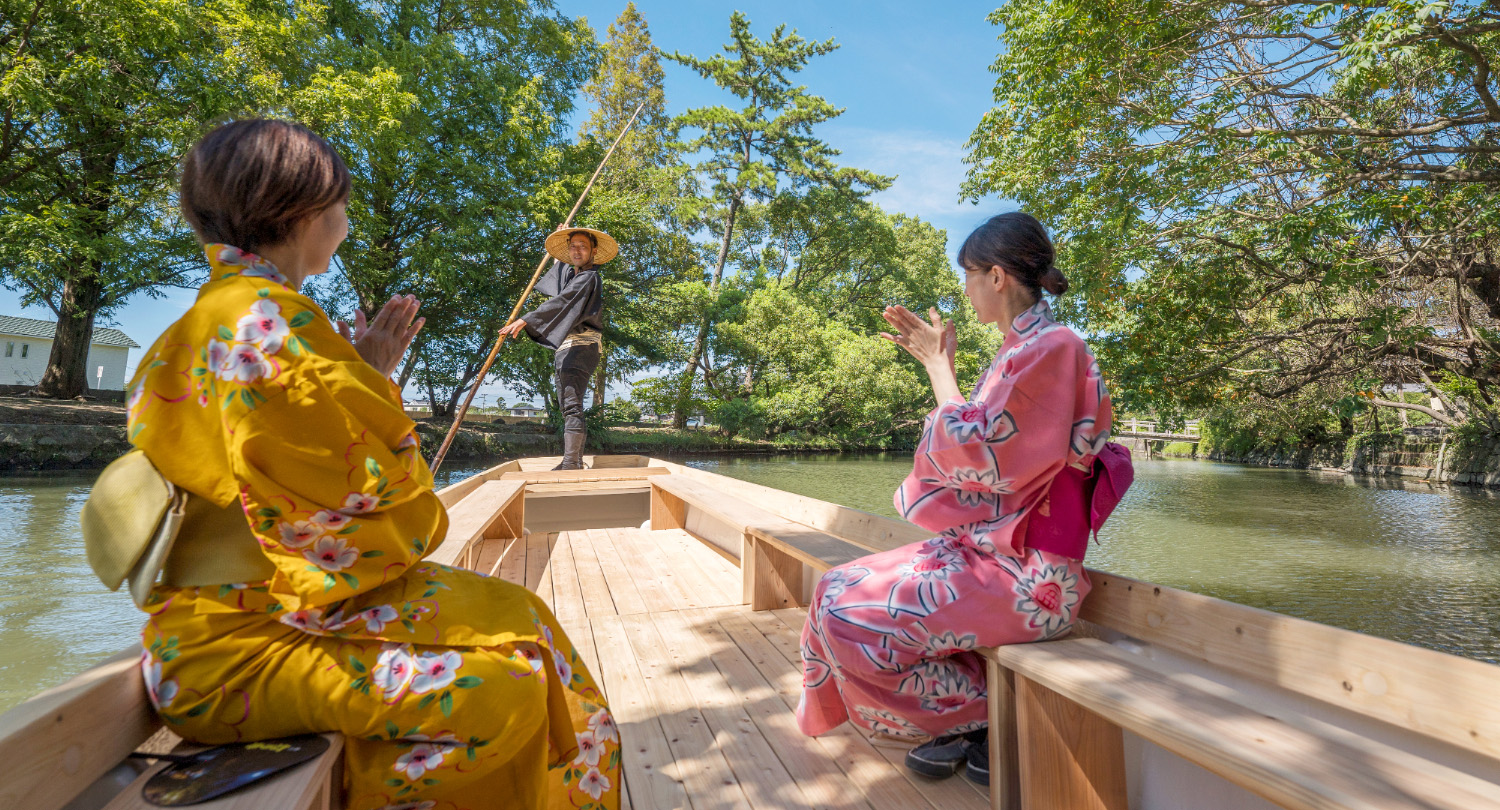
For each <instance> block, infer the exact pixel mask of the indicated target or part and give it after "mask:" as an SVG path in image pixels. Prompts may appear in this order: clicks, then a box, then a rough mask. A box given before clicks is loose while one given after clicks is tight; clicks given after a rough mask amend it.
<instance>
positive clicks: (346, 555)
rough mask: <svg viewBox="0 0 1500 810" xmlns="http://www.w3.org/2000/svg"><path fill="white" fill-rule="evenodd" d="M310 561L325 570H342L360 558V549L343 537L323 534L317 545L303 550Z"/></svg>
mask: <svg viewBox="0 0 1500 810" xmlns="http://www.w3.org/2000/svg"><path fill="white" fill-rule="evenodd" d="M302 556H303V557H304V558H306V559H307V561H308V562H310V563H312V564H313V565H316V566H317V567H319V568H321V569H323V570H324V571H342V570H344V569H345V568H348V567H349V566H351V565H353V564H354V563H355V562H356V561H357V560H359V549H357V548H355V547H353V546H351V545H349V541H347V540H345V539H344V538H342V537H333V536H331V535H326V534H325V535H323V536H322V537H319V538H318V543H317V545H315V546H313V547H312V548H310V549H308V550H306V551H304V552H302Z"/></svg>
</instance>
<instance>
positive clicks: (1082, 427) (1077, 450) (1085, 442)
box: [1071, 419, 1109, 458]
mask: <svg viewBox="0 0 1500 810" xmlns="http://www.w3.org/2000/svg"><path fill="white" fill-rule="evenodd" d="M1106 444H1109V430H1108V429H1105V430H1095V429H1094V420H1092V419H1081V420H1079V421H1078V422H1075V423H1074V424H1073V440H1072V445H1071V446H1072V450H1073V455H1075V456H1078V457H1081V458H1088V457H1090V456H1097V455H1099V454H1100V453H1101V452H1103V451H1104V445H1106Z"/></svg>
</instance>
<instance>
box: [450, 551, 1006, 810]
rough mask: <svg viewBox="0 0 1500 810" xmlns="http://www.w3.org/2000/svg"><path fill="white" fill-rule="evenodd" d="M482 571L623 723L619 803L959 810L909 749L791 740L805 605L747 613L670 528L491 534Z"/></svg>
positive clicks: (970, 793)
mask: <svg viewBox="0 0 1500 810" xmlns="http://www.w3.org/2000/svg"><path fill="white" fill-rule="evenodd" d="M484 542H485V545H484V546H483V547H482V548H480V549H479V553H478V554H477V555H476V557H475V558H474V559H476V564H475V566H474V568H475V569H476V570H478V571H479V572H481V573H485V574H490V575H493V576H499V577H502V578H504V579H506V580H509V581H511V582H514V583H517V584H520V585H525V586H526V587H527V588H529V589H531V590H532V591H535V592H536V593H537V594H539V595H540V596H541V597H542V599H543V600H545V601H546V602H547V604H548V605H550V606H551V607H552V611H553V613H554V614H556V616H557V619H558V621H559V623H561V624H562V626H563V628H564V629H565V630H567V632H568V634H569V636H570V637H571V639H572V641H573V643H574V645H575V646H576V647H577V648H578V651H579V655H581V656H582V657H583V658H584V660H585V661H586V662H587V664H588V667H589V670H590V672H592V673H593V674H594V676H595V679H596V680H597V681H598V682H600V683H601V685H602V687H603V689H604V691H605V694H606V696H607V697H608V699H609V702H610V706H611V708H612V709H613V711H614V712H615V716H616V720H617V722H618V723H619V724H620V727H621V731H622V739H624V740H625V741H626V749H625V750H624V752H623V753H624V776H625V785H626V790H627V794H628V795H627V796H626V804H625V806H627V807H633V808H636V810H647V808H651V809H653V810H654V808H698V809H702V808H803V807H809V808H810V807H817V808H849V809H851V810H854V809H856V808H857V809H858V810H866V808H870V809H872V810H913V809H914V808H920V809H921V810H925V809H926V808H932V809H933V810H960V809H961V808H973V810H981V809H982V808H987V807H989V799H988V793H987V792H986V791H985V789H984V788H980V787H977V786H975V785H973V784H971V783H969V782H968V780H966V779H964V778H962V776H960V777H957V778H952V779H947V780H943V781H929V780H927V779H924V778H922V777H919V776H916V775H914V774H911V773H909V772H907V770H906V768H905V766H904V764H903V762H904V760H905V757H906V752H907V750H909V749H910V747H911V744H910V743H906V742H902V741H899V740H894V739H888V738H884V737H881V736H869V735H865V734H862V733H860V732H859V731H858V730H856V729H854V728H853V727H852V726H850V725H847V724H846V725H845V726H843V727H841V728H839V729H838V730H836V731H834V732H833V733H830V734H827V735H824V736H822V737H818V738H810V737H805V736H803V735H802V733H801V732H800V731H798V730H797V725H796V721H795V719H794V718H793V715H792V710H793V709H794V708H795V707H796V705H797V700H798V698H799V696H800V692H801V683H802V679H801V673H800V656H799V654H798V639H799V637H800V636H801V633H802V626H803V622H804V618H805V615H804V613H803V612H802V611H800V610H777V611H759V612H752V611H751V610H749V608H748V606H746V605H744V604H742V599H741V588H742V586H741V579H740V569H739V567H738V566H737V564H736V563H735V562H733V561H731V560H730V559H728V558H727V557H725V556H723V555H722V554H721V553H720V552H719V551H717V550H716V549H714V548H713V547H711V546H709V545H707V544H706V543H704V542H702V541H700V540H699V539H697V538H696V537H693V536H692V535H689V534H687V533H686V532H683V531H680V530H668V531H648V530H642V529H587V530H578V531H565V532H555V533H541V532H535V533H531V534H528V535H527V536H525V537H522V538H519V539H505V540H487V541H484Z"/></svg>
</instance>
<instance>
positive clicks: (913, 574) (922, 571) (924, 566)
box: [899, 550, 963, 581]
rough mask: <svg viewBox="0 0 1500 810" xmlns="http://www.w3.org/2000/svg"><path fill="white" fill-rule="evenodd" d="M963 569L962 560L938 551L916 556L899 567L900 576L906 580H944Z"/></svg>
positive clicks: (949, 552) (944, 551)
mask: <svg viewBox="0 0 1500 810" xmlns="http://www.w3.org/2000/svg"><path fill="white" fill-rule="evenodd" d="M962 568H963V558H962V557H960V556H959V555H957V554H954V553H953V552H951V551H946V550H939V551H934V552H932V553H928V554H918V555H917V556H916V557H914V558H912V561H911V562H909V563H907V564H905V565H903V566H901V568H900V569H899V570H900V572H901V576H903V577H905V578H907V579H920V580H939V581H941V580H946V579H947V578H948V575H949V574H951V573H953V572H955V571H959V570H961V569H962Z"/></svg>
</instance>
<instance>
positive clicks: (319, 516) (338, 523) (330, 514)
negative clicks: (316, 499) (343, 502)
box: [311, 509, 354, 531]
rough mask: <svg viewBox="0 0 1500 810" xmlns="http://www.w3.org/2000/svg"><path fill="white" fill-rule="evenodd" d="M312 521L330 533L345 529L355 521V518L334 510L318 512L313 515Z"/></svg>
mask: <svg viewBox="0 0 1500 810" xmlns="http://www.w3.org/2000/svg"><path fill="white" fill-rule="evenodd" d="M311 520H312V522H313V523H316V524H318V525H319V526H322V527H323V528H325V529H328V530H329V531H337V530H339V529H342V528H344V527H345V526H348V525H349V523H350V521H352V520H354V518H351V517H349V515H347V514H345V513H344V512H343V511H342V510H339V511H334V510H332V509H320V510H318V511H317V512H315V513H313V516H312V518H311Z"/></svg>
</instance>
